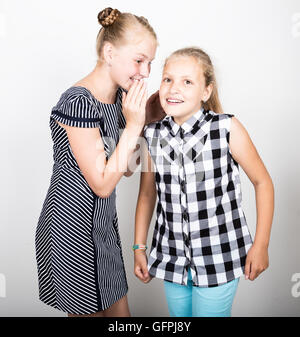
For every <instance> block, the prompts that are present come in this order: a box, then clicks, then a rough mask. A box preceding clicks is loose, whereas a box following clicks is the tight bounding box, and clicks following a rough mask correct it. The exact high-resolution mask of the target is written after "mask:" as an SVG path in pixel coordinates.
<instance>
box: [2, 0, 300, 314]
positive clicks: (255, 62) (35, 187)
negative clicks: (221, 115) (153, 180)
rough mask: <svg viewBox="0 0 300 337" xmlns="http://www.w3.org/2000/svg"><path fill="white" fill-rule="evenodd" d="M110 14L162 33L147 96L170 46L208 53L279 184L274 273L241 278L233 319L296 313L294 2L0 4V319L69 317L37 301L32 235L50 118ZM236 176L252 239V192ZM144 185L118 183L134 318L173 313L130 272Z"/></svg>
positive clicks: (299, 258)
mask: <svg viewBox="0 0 300 337" xmlns="http://www.w3.org/2000/svg"><path fill="white" fill-rule="evenodd" d="M105 7H113V8H118V9H119V10H120V11H122V12H132V13H134V14H137V15H142V16H145V17H146V18H147V19H148V20H149V22H150V24H151V25H152V26H153V28H154V29H155V31H156V33H157V36H158V40H159V48H158V51H157V54H156V58H155V61H154V62H153V65H152V70H151V74H150V77H149V81H148V83H149V95H150V94H151V93H153V92H154V91H156V90H157V89H158V88H159V85H160V80H161V72H162V66H163V62H164V59H165V57H167V56H168V55H169V54H170V53H171V52H172V51H174V50H176V49H178V48H182V47H186V46H199V47H201V48H203V49H204V50H205V51H206V52H207V53H208V54H209V55H210V56H211V58H212V60H213V63H214V65H215V69H216V75H217V79H218V84H219V92H220V96H221V101H222V103H223V106H224V110H225V112H226V113H232V114H234V115H235V116H236V117H237V118H238V119H239V120H240V121H241V122H242V124H243V125H244V126H245V127H246V129H247V131H248V133H249V135H250V137H251V139H252V141H253V142H254V144H255V146H256V148H257V150H258V152H259V154H260V156H261V158H262V160H263V161H264V163H265V165H266V167H267V169H268V171H269V173H270V175H271V177H272V180H273V183H274V186H275V213H274V221H273V226H272V233H271V240H270V245H269V259H270V266H269V268H268V269H267V270H266V271H265V272H264V273H262V274H261V275H260V276H259V277H258V278H257V279H256V280H255V281H253V282H252V281H249V280H245V279H244V278H243V277H242V278H241V282H240V284H239V287H238V291H237V295H236V297H235V300H234V305H233V310H232V316H300V250H299V240H300V228H299V224H300V221H299V219H300V203H299V191H300V179H299V173H300V160H299V145H300V142H299V134H300V133H299V125H300V117H299V116H300V95H299V90H300V76H299V75H300V62H299V60H300V2H299V1H298V0H264V1H260V0H251V1H250V0H227V1H223V0H199V1H192V0H186V1H181V0H165V1H152V2H149V1H148V2H146V1H136V0H129V1H121V0H119V1H116V0H115V1H96V0H89V1H85V2H83V1H78V0H72V1H70V0H60V1H58V0H52V1H40V0H25V1H17V0H0V112H1V121H0V155H1V157H0V158H1V165H0V179H1V180H0V181H1V186H0V316H66V314H65V313H63V312H60V311H58V310H55V309H53V308H51V307H49V306H46V305H45V304H43V303H42V302H40V301H39V299H38V280H37V266H36V260H35V245H34V236H35V230H36V225H37V221H38V217H39V214H40V211H41V209H42V204H43V201H44V198H45V196H46V193H47V189H48V187H49V183H50V177H51V172H52V164H53V159H52V140H51V135H50V128H49V116H50V112H51V109H52V107H53V106H54V105H55V104H56V102H57V101H58V99H59V97H60V95H61V93H62V92H64V91H65V90H66V89H67V88H69V87H70V86H72V85H73V84H74V83H75V82H77V81H78V80H79V79H81V78H83V77H84V76H85V75H86V74H88V73H89V72H90V71H91V70H92V69H93V68H94V66H95V64H96V59H97V57H96V49H95V44H96V35H97V32H98V30H99V24H98V22H97V14H98V12H99V11H100V10H101V9H103V8H105ZM240 173H241V181H242V196H243V202H242V206H243V209H244V212H245V216H246V219H247V223H248V226H249V229H250V231H251V234H252V237H254V235H255V226H256V204H255V193H254V189H253V186H252V184H251V182H250V181H249V179H248V177H247V176H246V175H245V173H244V172H243V171H242V169H240ZM139 178H140V173H139V172H136V173H135V174H134V175H133V176H131V177H130V178H125V177H124V178H122V180H121V181H120V183H119V184H118V186H117V210H118V217H119V227H120V235H121V240H122V247H123V255H124V260H125V266H126V272H127V278H128V284H129V292H128V299H129V306H130V311H131V314H132V316H145V317H147V316H148V317H149V316H168V310H167V304H166V301H165V297H164V290H163V281H162V280H159V279H153V280H152V281H151V282H150V283H149V284H146V285H145V284H143V283H141V282H140V281H139V280H138V279H137V278H136V277H135V276H134V274H133V252H132V249H131V247H132V244H133V235H134V216H135V207H136V201H137V194H138V187H139ZM154 220H155V215H154V216H153V218H152V222H151V227H150V230H149V237H148V246H150V244H151V239H152V230H153V225H154ZM145 304H146V305H145Z"/></svg>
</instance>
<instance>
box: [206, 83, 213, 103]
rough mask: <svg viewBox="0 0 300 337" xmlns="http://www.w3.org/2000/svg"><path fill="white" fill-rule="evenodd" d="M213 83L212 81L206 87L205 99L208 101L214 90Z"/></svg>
mask: <svg viewBox="0 0 300 337" xmlns="http://www.w3.org/2000/svg"><path fill="white" fill-rule="evenodd" d="M213 88H214V86H213V84H212V83H210V84H209V85H208V86H207V87H206V88H205V89H204V93H203V101H204V102H207V101H208V100H209V98H210V96H211V93H212V91H213Z"/></svg>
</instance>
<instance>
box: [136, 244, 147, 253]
mask: <svg viewBox="0 0 300 337" xmlns="http://www.w3.org/2000/svg"><path fill="white" fill-rule="evenodd" d="M147 248H148V247H147V245H144V244H135V245H133V246H132V250H133V251H134V252H135V251H137V250H140V251H144V252H145V251H146V250H147Z"/></svg>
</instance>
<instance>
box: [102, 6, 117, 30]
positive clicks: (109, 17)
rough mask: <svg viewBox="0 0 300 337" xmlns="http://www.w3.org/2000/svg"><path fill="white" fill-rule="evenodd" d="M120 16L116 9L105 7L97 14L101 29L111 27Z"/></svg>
mask: <svg viewBox="0 0 300 337" xmlns="http://www.w3.org/2000/svg"><path fill="white" fill-rule="evenodd" d="M120 14H121V12H119V11H118V10H117V9H112V8H111V7H107V8H105V9H103V10H102V11H101V12H100V13H99V14H98V22H99V23H100V25H101V26H103V27H108V26H110V25H112V24H113V23H114V22H115V21H116V19H117V18H118V16H119V15H120Z"/></svg>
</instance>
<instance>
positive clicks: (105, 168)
mask: <svg viewBox="0 0 300 337" xmlns="http://www.w3.org/2000/svg"><path fill="white" fill-rule="evenodd" d="M146 100H147V91H146V85H145V84H144V83H143V81H140V82H139V83H134V84H133V85H132V87H131V88H130V89H129V91H128V93H127V95H125V93H123V102H122V103H123V113H124V115H125V117H126V127H125V129H124V131H123V133H122V135H121V137H120V140H119V143H118V145H117V146H116V149H115V151H114V152H113V154H112V155H111V157H110V158H109V160H106V155H105V151H104V144H103V140H102V138H101V136H100V133H99V129H98V128H87V129H85V128H77V127H71V126H67V125H62V124H61V126H63V127H64V128H65V130H66V132H67V135H68V139H69V142H70V146H71V149H72V152H73V154H74V156H75V159H76V161H77V163H78V166H79V168H80V170H81V172H82V174H83V176H84V178H85V179H86V181H87V183H88V184H89V186H90V188H91V189H92V190H93V191H94V193H95V194H97V195H98V196H100V197H102V198H107V197H109V196H110V194H111V193H112V191H113V190H114V188H115V187H116V185H117V183H118V182H119V180H120V179H121V177H122V176H123V175H124V173H125V172H126V171H127V164H128V161H129V160H130V159H131V157H132V154H133V152H134V149H135V147H136V144H137V141H138V138H139V135H140V133H141V132H142V129H143V126H144V122H145V105H146Z"/></svg>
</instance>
